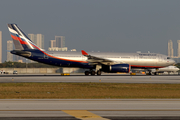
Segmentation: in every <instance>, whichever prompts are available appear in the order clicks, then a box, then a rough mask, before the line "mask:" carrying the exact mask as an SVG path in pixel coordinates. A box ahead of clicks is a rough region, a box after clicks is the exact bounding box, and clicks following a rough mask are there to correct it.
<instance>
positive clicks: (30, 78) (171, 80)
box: [0, 75, 180, 84]
mask: <svg viewBox="0 0 180 120" xmlns="http://www.w3.org/2000/svg"><path fill="white" fill-rule="evenodd" d="M11 82H77V83H78V82H104V83H168V84H179V83H180V76H178V75H175V76H172V75H170V76H145V75H139V76H130V75H102V76H84V75H70V76H61V75H0V83H11Z"/></svg>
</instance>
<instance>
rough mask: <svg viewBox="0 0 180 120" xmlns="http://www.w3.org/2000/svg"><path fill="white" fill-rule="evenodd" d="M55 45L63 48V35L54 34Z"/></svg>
mask: <svg viewBox="0 0 180 120" xmlns="http://www.w3.org/2000/svg"><path fill="white" fill-rule="evenodd" d="M55 40H56V47H59V48H63V47H65V36H55Z"/></svg>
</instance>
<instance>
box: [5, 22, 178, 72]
mask: <svg viewBox="0 0 180 120" xmlns="http://www.w3.org/2000/svg"><path fill="white" fill-rule="evenodd" d="M8 29H9V32H10V35H11V37H12V39H13V43H14V45H15V50H12V51H11V53H12V54H15V55H19V56H22V57H25V58H27V59H30V60H34V61H38V62H41V63H45V64H49V65H54V66H59V67H79V68H84V69H88V70H87V71H85V75H89V74H91V75H95V74H97V75H101V73H102V72H108V73H117V72H124V73H129V72H130V69H133V68H143V69H147V70H148V71H149V72H151V69H157V68H163V67H166V66H169V65H172V64H174V63H175V61H174V60H172V59H170V58H169V57H168V56H166V55H162V54H156V53H153V54H152V53H151V54H150V53H139V54H138V53H92V54H88V53H87V52H85V51H84V50H82V51H81V53H76V52H71V53H68V52H67V53H66V55H65V53H62V54H49V53H46V52H45V51H43V50H42V49H41V48H39V47H38V46H37V45H35V44H34V43H33V42H32V41H31V40H30V39H29V38H28V37H27V36H26V35H25V34H24V32H23V31H22V30H21V29H20V28H19V27H18V26H17V25H16V24H8ZM63 56H64V57H63ZM73 56H78V57H73Z"/></svg>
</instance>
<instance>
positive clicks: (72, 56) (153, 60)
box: [48, 52, 175, 68]
mask: <svg viewBox="0 0 180 120" xmlns="http://www.w3.org/2000/svg"><path fill="white" fill-rule="evenodd" d="M48 54H50V55H53V56H56V57H59V58H63V59H69V60H79V61H87V57H85V56H83V55H81V53H80V52H49V53H48ZM89 54H90V55H93V56H97V57H100V58H104V59H108V60H111V61H114V62H115V63H117V64H118V63H127V64H130V65H131V67H132V68H162V67H167V66H170V65H172V64H174V63H175V61H174V60H172V59H170V58H169V57H168V56H166V55H162V54H157V53H103V52H96V53H95V52H90V53H89Z"/></svg>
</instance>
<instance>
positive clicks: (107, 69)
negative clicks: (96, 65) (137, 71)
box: [101, 64, 130, 73]
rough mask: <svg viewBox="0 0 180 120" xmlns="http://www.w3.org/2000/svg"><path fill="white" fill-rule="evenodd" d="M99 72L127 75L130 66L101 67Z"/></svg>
mask: <svg viewBox="0 0 180 120" xmlns="http://www.w3.org/2000/svg"><path fill="white" fill-rule="evenodd" d="M101 70H102V71H104V72H110V73H117V72H123V73H129V71H130V65H129V64H115V65H103V66H102V69H101Z"/></svg>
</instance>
